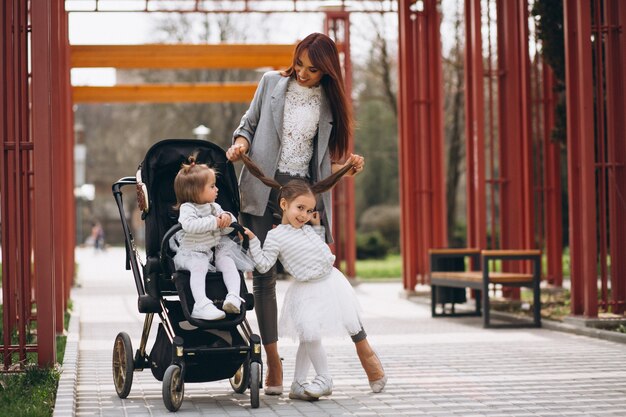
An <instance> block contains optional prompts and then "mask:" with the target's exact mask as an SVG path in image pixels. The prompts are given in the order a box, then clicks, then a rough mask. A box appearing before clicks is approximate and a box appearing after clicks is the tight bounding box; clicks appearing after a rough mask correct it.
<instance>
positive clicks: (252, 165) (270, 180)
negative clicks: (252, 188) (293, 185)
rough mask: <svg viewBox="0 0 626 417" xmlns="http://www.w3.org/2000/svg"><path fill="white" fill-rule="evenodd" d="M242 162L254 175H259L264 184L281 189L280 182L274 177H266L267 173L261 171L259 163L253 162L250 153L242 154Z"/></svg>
mask: <svg viewBox="0 0 626 417" xmlns="http://www.w3.org/2000/svg"><path fill="white" fill-rule="evenodd" d="M241 162H243V164H244V165H245V166H246V168H248V171H250V173H251V174H252V175H254V176H255V177H257V178H258V179H259V181H261V182H262V183H263V184H265V185H267V186H268V187H270V188H275V189H277V190H280V188H281V185H280V183H278V181H276V180H275V179H273V178H269V177H266V176H265V174H263V171H261V168H259V166H258V165H257V164H255V163H254V162H252V159H250V157H249V156H248V155H245V154H242V155H241Z"/></svg>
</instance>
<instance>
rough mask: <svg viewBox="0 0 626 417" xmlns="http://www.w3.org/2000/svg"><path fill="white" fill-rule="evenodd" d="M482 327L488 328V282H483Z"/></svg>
mask: <svg viewBox="0 0 626 417" xmlns="http://www.w3.org/2000/svg"><path fill="white" fill-rule="evenodd" d="M482 296H483V327H485V328H487V327H489V282H488V281H487V280H486V279H485V281H484V282H483V291H482Z"/></svg>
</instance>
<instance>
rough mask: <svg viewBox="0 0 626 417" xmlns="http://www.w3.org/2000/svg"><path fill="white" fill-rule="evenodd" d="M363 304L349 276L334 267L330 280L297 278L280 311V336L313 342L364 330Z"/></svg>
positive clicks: (289, 289) (328, 278)
mask: <svg viewBox="0 0 626 417" xmlns="http://www.w3.org/2000/svg"><path fill="white" fill-rule="evenodd" d="M359 311H360V306H359V302H358V300H357V298H356V295H355V293H354V290H353V289H352V286H351V285H350V283H349V282H348V280H347V279H346V277H345V276H344V275H343V274H342V273H341V272H340V271H339V270H338V269H336V268H333V269H332V270H331V272H330V274H329V275H328V277H327V278H326V279H322V280H319V281H317V280H316V281H294V282H292V283H291V285H290V286H289V288H288V289H287V293H286V294H285V301H284V303H283V308H282V310H281V314H280V320H279V327H278V329H279V330H278V332H279V333H278V334H279V336H280V337H291V338H292V339H294V340H295V339H298V340H304V341H312V340H321V339H322V337H326V336H338V337H346V336H349V335H354V334H357V333H358V332H359V331H360V330H361V320H360V319H359Z"/></svg>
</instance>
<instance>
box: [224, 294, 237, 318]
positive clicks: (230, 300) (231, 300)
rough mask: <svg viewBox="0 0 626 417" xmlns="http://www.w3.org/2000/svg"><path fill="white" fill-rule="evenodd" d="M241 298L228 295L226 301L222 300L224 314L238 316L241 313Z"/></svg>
mask: <svg viewBox="0 0 626 417" xmlns="http://www.w3.org/2000/svg"><path fill="white" fill-rule="evenodd" d="M240 307H241V297H239V296H237V295H235V294H233V293H228V295H227V296H226V299H225V300H224V304H223V305H222V309H224V311H225V312H227V313H230V314H239V313H240V312H241V309H240Z"/></svg>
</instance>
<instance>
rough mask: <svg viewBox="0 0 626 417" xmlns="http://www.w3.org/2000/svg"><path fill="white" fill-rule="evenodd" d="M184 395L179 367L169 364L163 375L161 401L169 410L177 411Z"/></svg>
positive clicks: (183, 384)
mask: <svg viewBox="0 0 626 417" xmlns="http://www.w3.org/2000/svg"><path fill="white" fill-rule="evenodd" d="M184 397H185V383H184V382H183V381H182V379H181V373H180V368H179V367H178V366H176V365H170V366H169V367H168V368H167V369H166V370H165V375H163V403H165V407H166V408H167V409H168V410H170V411H178V409H179V408H180V406H181V405H182V403H183V398H184Z"/></svg>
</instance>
